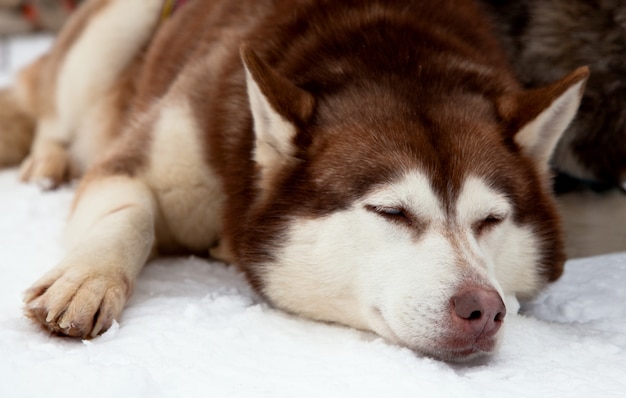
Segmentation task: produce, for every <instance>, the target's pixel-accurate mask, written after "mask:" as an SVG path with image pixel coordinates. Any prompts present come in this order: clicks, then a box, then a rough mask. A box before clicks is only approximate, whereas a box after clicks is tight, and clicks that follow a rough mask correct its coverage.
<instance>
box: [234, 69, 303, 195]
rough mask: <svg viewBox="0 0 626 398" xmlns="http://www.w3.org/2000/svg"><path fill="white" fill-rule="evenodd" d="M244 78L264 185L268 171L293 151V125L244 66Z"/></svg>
mask: <svg viewBox="0 0 626 398" xmlns="http://www.w3.org/2000/svg"><path fill="white" fill-rule="evenodd" d="M246 82H247V87H248V98H249V99H250V109H251V110H252V115H253V117H254V133H255V136H256V141H255V150H254V160H255V161H256V162H257V164H258V165H259V166H260V167H261V178H260V184H261V187H262V188H266V187H267V185H269V184H270V181H271V179H272V171H276V170H279V169H280V166H281V165H282V164H284V162H285V161H286V159H289V158H290V157H291V156H292V155H293V152H294V149H295V148H294V145H293V138H294V137H295V135H296V128H295V126H294V125H293V124H291V123H290V122H289V121H287V120H286V119H285V118H284V117H283V116H281V115H280V114H279V113H278V112H276V110H275V109H274V108H273V107H272V105H271V104H270V103H269V101H268V100H267V98H266V97H265V95H264V94H263V93H262V92H261V89H260V88H259V85H258V84H257V83H256V81H254V78H253V77H252V74H251V73H250V72H249V71H248V69H247V67H246Z"/></svg>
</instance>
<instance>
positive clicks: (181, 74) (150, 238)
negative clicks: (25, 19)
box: [0, 0, 588, 360]
mask: <svg viewBox="0 0 626 398" xmlns="http://www.w3.org/2000/svg"><path fill="white" fill-rule="evenodd" d="M170 3H171V2H167V1H166V2H164V1H163V0H92V1H88V2H87V3H86V4H85V5H84V6H83V7H81V9H80V10H79V12H78V13H77V14H76V16H75V17H74V18H73V19H72V20H71V21H70V23H69V24H68V25H67V27H66V28H65V30H64V31H63V32H62V33H61V34H60V36H59V37H58V39H57V41H56V44H55V46H54V48H53V49H52V50H51V51H50V53H49V54H48V55H46V56H44V57H43V58H41V59H40V60H38V61H37V62H35V63H34V64H33V65H31V66H30V67H29V68H27V69H26V70H25V71H24V72H23V73H22V75H21V76H20V78H19V79H18V82H17V84H16V86H15V87H14V88H13V89H12V90H11V91H10V92H5V93H4V94H3V100H2V101H3V103H2V106H3V107H4V110H3V114H2V118H3V119H2V120H1V121H0V123H1V124H0V142H1V143H3V144H4V143H7V142H10V141H11V140H13V141H11V142H16V141H19V139H16V137H15V136H16V135H18V136H19V137H22V138H23V139H22V142H21V145H22V146H23V144H24V140H28V137H29V132H28V126H29V125H30V124H33V123H34V124H35V125H36V128H35V129H36V131H35V137H34V141H33V143H32V147H31V150H30V154H29V155H28V157H27V158H26V159H25V160H24V161H23V163H22V177H23V178H24V179H25V180H28V181H34V182H45V184H47V185H49V186H55V185H58V184H59V183H62V182H63V181H64V180H65V179H67V178H68V177H69V176H71V175H74V174H81V173H82V172H83V170H87V169H88V171H87V172H86V174H85V176H84V178H83V179H82V182H81V185H80V186H79V188H78V190H77V195H76V201H75V203H74V207H73V211H72V215H71V219H70V221H69V225H68V228H67V241H68V246H67V255H66V256H65V258H64V259H63V260H62V261H61V263H60V264H58V265H57V266H56V267H55V268H53V269H52V270H51V271H50V272H49V273H47V274H46V275H44V276H43V277H42V278H41V279H40V280H39V281H37V282H36V283H35V284H34V285H33V286H32V287H31V288H30V289H29V290H28V292H27V293H26V297H25V302H26V313H27V314H28V316H30V317H31V318H32V319H34V320H35V321H36V322H38V323H40V324H41V325H43V326H44V327H45V328H47V329H48V330H50V331H52V332H54V333H59V334H65V335H69V336H79V337H83V338H88V337H93V336H96V335H98V334H99V333H101V332H102V331H104V330H106V329H107V327H109V326H110V325H111V323H112V321H113V320H114V319H119V317H120V314H121V312H122V309H123V308H124V305H125V303H126V301H127V300H128V298H129V296H130V294H131V291H132V289H133V284H134V282H135V279H136V278H137V275H138V274H139V272H140V271H141V269H142V268H143V266H144V265H145V263H146V261H147V260H148V258H149V257H150V256H151V255H153V254H155V253H158V252H172V251H181V250H184V251H191V252H205V253H206V252H208V251H209V250H210V252H211V254H212V255H213V256H214V257H216V258H219V259H222V260H225V261H228V262H231V263H234V264H237V265H238V266H239V267H240V268H241V270H242V271H243V272H244V273H245V275H246V276H247V277H248V279H249V281H250V283H251V284H252V286H254V287H255V288H256V289H257V291H258V292H259V293H260V294H261V295H262V296H263V297H264V298H266V299H267V301H268V302H269V303H271V304H272V305H274V306H275V307H276V308H280V309H283V310H285V311H288V312H290V313H293V314H297V315H301V316H305V317H309V318H312V319H316V320H320V321H326V322H334V323H339V324H343V325H348V326H351V327H354V328H358V329H363V330H369V331H373V332H375V333H378V334H379V335H381V336H383V337H384V338H386V339H388V340H389V341H391V342H394V343H397V344H400V345H404V346H407V347H410V348H412V349H414V350H416V351H418V352H420V353H423V354H425V355H430V356H433V357H436V358H440V359H445V360H464V359H468V358H472V357H475V356H477V355H481V354H484V353H491V352H493V351H494V350H495V349H496V348H497V346H498V342H499V340H500V336H501V334H502V333H501V332H500V330H501V325H502V324H503V322H504V319H505V313H506V311H507V309H506V305H509V306H510V307H509V311H511V310H516V309H515V308H513V307H511V306H512V305H514V304H516V301H515V298H521V299H524V298H528V297H531V296H533V295H534V294H535V293H537V291H538V290H539V289H541V288H542V286H544V285H545V284H546V283H547V282H549V281H553V280H555V279H556V278H558V277H559V275H560V274H561V272H562V266H563V261H564V255H563V250H562V239H561V231H560V226H559V219H558V217H557V214H556V211H555V208H554V204H553V201H552V198H551V195H550V188H549V175H548V174H549V172H548V159H549V158H550V155H551V153H552V150H553V148H554V147H555V145H556V143H557V141H558V139H559V137H560V135H561V133H562V132H563V130H564V129H565V128H566V126H567V125H568V123H569V122H570V120H571V119H572V117H573V116H574V114H575V112H576V109H577V107H578V105H579V101H580V98H581V94H582V91H583V86H584V84H585V81H586V78H587V75H588V71H587V69H586V68H580V69H577V70H575V71H573V72H572V73H570V74H569V75H567V76H565V77H563V78H562V79H561V80H559V81H557V82H555V83H553V84H551V85H548V86H546V87H544V88H539V89H534V90H523V89H522V88H521V86H520V84H519V83H518V81H517V80H516V78H515V77H514V74H513V72H512V70H511V68H510V67H509V65H508V62H507V60H506V57H505V55H504V54H503V51H502V50H501V49H500V47H499V46H498V45H497V44H496V42H495V40H494V39H493V37H492V34H491V31H490V27H489V25H488V24H487V23H486V22H485V20H484V19H483V17H482V16H481V14H480V12H479V8H478V7H477V6H476V5H475V4H474V2H473V1H469V0H447V1H439V0H393V1H392V0H346V1H335V0H322V1H320V0H242V1H230V0H215V1H186V2H185V3H184V5H180V7H178V9H177V10H176V12H175V13H174V14H173V15H172V16H170V17H169V18H167V19H165V20H164V19H163V17H162V16H163V9H164V6H165V7H168V6H170V5H171V4H170ZM19 126H22V128H18V127H19ZM5 148H6V145H5ZM6 149H11V148H6ZM18 149H19V145H18V144H15V149H14V150H5V149H3V151H2V152H0V154H1V156H2V158H0V160H3V159H8V158H9V157H10V156H11V155H13V160H14V159H15V157H16V155H15V154H16V153H18V152H19V150H18ZM5 152H6V153H5ZM6 162H7V163H8V160H7V161H6ZM505 302H506V303H507V304H506V305H505Z"/></svg>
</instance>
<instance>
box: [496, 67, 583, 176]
mask: <svg viewBox="0 0 626 398" xmlns="http://www.w3.org/2000/svg"><path fill="white" fill-rule="evenodd" d="M588 76H589V68H587V67H581V68H578V69H576V70H575V71H573V72H571V73H570V74H568V75H567V76H565V77H564V78H562V79H561V80H559V81H557V82H556V83H553V84H551V85H549V86H546V87H542V88H538V89H533V90H526V91H520V92H517V93H513V94H506V95H504V96H502V97H500V98H499V99H498V101H497V108H498V113H499V114H500V116H501V117H502V118H503V119H504V120H505V122H506V123H507V124H508V130H509V131H510V132H512V133H513V134H515V135H514V140H515V142H516V143H517V144H518V145H519V146H520V147H521V148H523V150H524V151H525V152H526V153H527V154H528V155H530V156H531V157H533V158H534V159H535V160H536V161H537V162H538V165H539V167H540V168H542V169H543V170H544V171H545V170H547V169H548V162H549V160H550V157H551V156H552V152H553V151H554V148H555V147H556V144H557V143H558V141H559V138H561V135H562V134H563V132H564V131H565V129H566V128H567V126H568V125H569V123H570V122H571V121H572V119H573V118H574V116H575V115H576V111H577V110H578V106H579V105H580V100H581V98H582V95H583V91H584V86H585V82H586V81H587V77H588Z"/></svg>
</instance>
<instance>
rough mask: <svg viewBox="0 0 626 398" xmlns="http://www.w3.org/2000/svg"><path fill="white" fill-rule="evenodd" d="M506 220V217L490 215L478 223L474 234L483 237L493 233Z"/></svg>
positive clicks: (475, 225) (474, 226) (475, 224)
mask: <svg viewBox="0 0 626 398" xmlns="http://www.w3.org/2000/svg"><path fill="white" fill-rule="evenodd" d="M505 219H506V216H504V215H496V214H490V215H488V216H487V217H485V218H483V219H481V220H479V221H477V222H475V223H474V225H473V229H474V233H475V234H476V235H479V236H480V235H482V234H484V233H486V232H489V231H491V230H492V229H494V228H495V227H497V226H498V225H500V224H502V222H503V221H504V220H505Z"/></svg>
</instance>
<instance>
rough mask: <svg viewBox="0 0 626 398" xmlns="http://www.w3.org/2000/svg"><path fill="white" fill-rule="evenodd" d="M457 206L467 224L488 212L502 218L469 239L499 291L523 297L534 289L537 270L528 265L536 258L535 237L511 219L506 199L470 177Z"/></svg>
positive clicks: (509, 205)
mask: <svg viewBox="0 0 626 398" xmlns="http://www.w3.org/2000/svg"><path fill="white" fill-rule="evenodd" d="M456 208H457V217H458V218H459V220H460V221H461V222H460V223H461V224H462V225H466V226H470V225H471V224H472V223H473V222H476V221H479V220H481V219H484V218H486V217H487V216H489V215H495V216H499V217H500V218H502V219H503V221H502V223H501V225H499V226H497V227H496V228H494V230H493V231H490V232H489V233H487V234H485V235H484V236H483V237H482V238H480V239H469V242H471V243H472V248H473V251H474V253H480V257H481V258H482V259H483V261H484V262H485V265H486V266H487V267H488V268H489V276H490V280H491V282H492V284H493V285H494V287H496V288H497V290H498V291H499V292H500V294H502V295H510V294H514V295H515V294H519V295H521V296H524V297H525V296H529V295H531V294H532V293H535V292H536V290H537V289H538V287H539V280H538V278H537V270H536V269H535V268H533V267H529V266H528V265H529V264H536V263H537V260H538V258H539V252H538V249H537V244H536V237H535V234H534V231H532V230H531V229H530V228H528V227H524V226H520V225H516V224H515V222H513V220H512V213H513V208H512V204H511V203H510V202H509V200H508V199H507V198H506V197H505V196H504V195H503V194H502V193H499V192H497V191H495V190H493V189H492V188H490V187H489V186H488V185H486V184H485V182H484V181H482V180H481V179H479V178H477V177H469V178H467V179H466V181H465V183H464V185H463V190H462V192H461V195H459V200H458V202H457V206H456Z"/></svg>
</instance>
